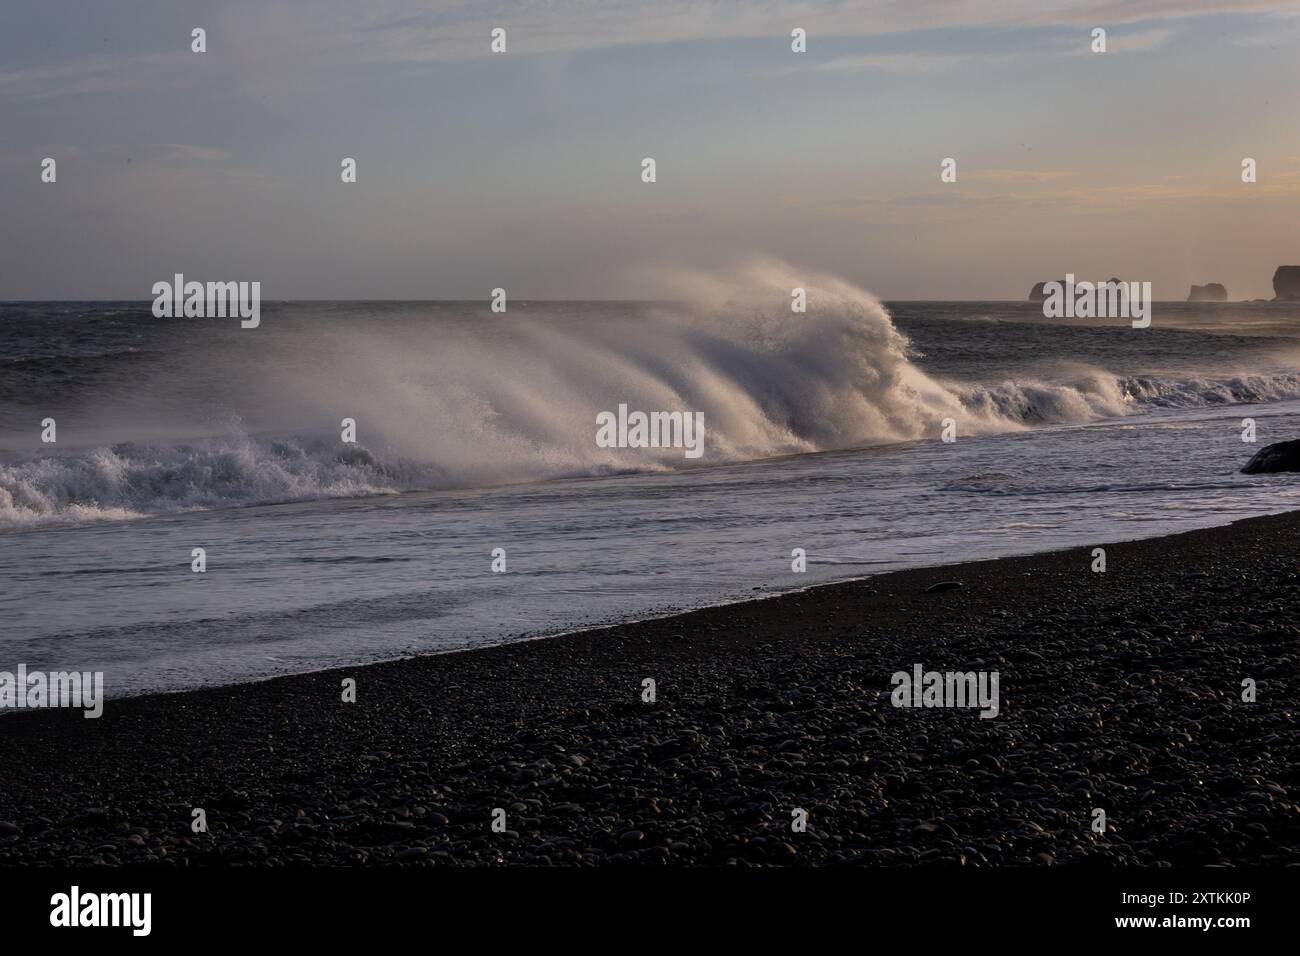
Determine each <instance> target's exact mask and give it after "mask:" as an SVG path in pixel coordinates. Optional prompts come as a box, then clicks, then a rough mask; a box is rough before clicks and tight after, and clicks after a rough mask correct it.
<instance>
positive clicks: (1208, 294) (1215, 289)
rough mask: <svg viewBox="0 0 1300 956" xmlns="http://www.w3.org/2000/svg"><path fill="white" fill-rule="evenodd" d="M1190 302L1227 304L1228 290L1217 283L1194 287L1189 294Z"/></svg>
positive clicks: (1188, 299)
mask: <svg viewBox="0 0 1300 956" xmlns="http://www.w3.org/2000/svg"><path fill="white" fill-rule="evenodd" d="M1187 301H1188V302H1227V301H1228V290H1227V289H1225V288H1224V287H1223V286H1221V285H1220V284H1219V283H1217V282H1209V283H1206V284H1205V285H1194V286H1192V291H1191V292H1189V293H1188V294H1187Z"/></svg>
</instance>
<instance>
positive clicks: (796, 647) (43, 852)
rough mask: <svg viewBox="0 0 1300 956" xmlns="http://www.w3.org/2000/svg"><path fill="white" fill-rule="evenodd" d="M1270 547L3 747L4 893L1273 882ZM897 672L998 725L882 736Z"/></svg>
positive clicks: (1202, 535)
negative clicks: (93, 881)
mask: <svg viewBox="0 0 1300 956" xmlns="http://www.w3.org/2000/svg"><path fill="white" fill-rule="evenodd" d="M1298 536H1300V513H1292V514H1287V515H1279V516H1276V517H1269V518H1260V519H1251V520H1247V521H1241V522H1238V523H1237V524H1234V525H1232V526H1230V527H1226V528H1218V529H1212V530H1207V531H1197V532H1192V533H1190V534H1184V535H1179V536H1176V537H1170V538H1162V539H1155V540H1149V541H1141V542H1134V543H1127V544H1113V545H1107V546H1106V551H1107V566H1108V569H1107V570H1106V572H1105V573H1094V572H1093V571H1092V570H1091V565H1092V555H1091V553H1090V549H1080V550H1074V551H1068V552H1060V553H1055V554H1047V555H1039V556H1031V557H1026V558H1016V559H1010V560H1001V561H990V562H983V563H978V564H969V565H961V566H955V567H948V568H939V569H933V570H922V571H908V572H903V573H897V574H889V575H885V576H881V577H876V578H872V579H869V580H865V581H861V582H857V583H849V584H840V585H833V586H828V587H821V588H817V589H814V590H810V591H807V592H804V593H800V594H793V595H788V596H784V597H779V598H773V599H769V600H763V601H756V602H753V603H747V604H740V605H732V606H729V607H722V608H717V609H713V610H706V611H700V612H696V613H692V614H685V615H682V616H679V617H674V618H670V619H665V620H657V621H650V622H646V623H641V624H631V625H627V626H622V627H617V628H613V629H608V630H601V631H594V632H589V633H583V634H576V635H573V636H568V637H559V638H552V639H548V640H542V641H534V642H530V643H523V644H516V645H513V646H507V647H498V648H491V649H485V650H478V651H471V652H466V653H458V654H451V655H443V656H435V657H426V658H419V659H413V660H405V661H398V662H394V663H388V664H380V665H373V666H368V667H355V668H349V669H346V670H341V671H329V672H323V673H316V674H309V675H302V676H295V677H289V678H283V679H278V680H273V681H268V682H265V683H259V684H249V685H243V686H236V687H231V688H225V689H215V690H204V691H198V692H192V693H185V694H176V695H169V696H157V697H149V698H137V699H133V700H124V701H114V700H112V699H110V700H109V702H108V704H107V706H106V708H105V712H104V716H103V717H101V718H100V719H98V720H86V719H84V718H83V717H82V716H81V714H80V712H71V711H42V712H22V713H17V714H10V715H8V716H4V717H0V754H2V755H3V765H4V770H3V783H2V784H0V863H4V864H24V863H42V864H45V863H93V862H103V863H110V864H117V863H121V864H128V865H135V864H149V865H155V866H157V865H171V866H175V865H190V866H196V865H204V866H211V865H226V864H267V863H273V862H275V863H296V862H303V863H325V864H358V865H370V866H375V865H389V864H398V865H405V866H420V865H440V864H471V863H501V862H507V863H534V864H546V863H552V864H573V863H581V864H595V863H606V864H609V863H622V864H661V863H667V864H684V863H695V864H712V865H721V864H734V863H738V864H744V865H749V864H795V865H802V864H828V863H865V864H915V863H920V864H936V865H939V864H942V865H961V864H965V865H968V866H969V865H980V864H1033V865H1043V864H1049V863H1057V864H1093V865H1098V864H1100V865H1109V864H1165V863H1169V864H1225V863H1226V864H1234V865H1243V864H1264V865H1280V864H1287V863H1292V864H1294V863H1300V813H1298V812H1297V793H1298V791H1300V760H1298V759H1297V758H1300V739H1298V735H1297V719H1296V707H1297V703H1298V702H1300V681H1297V676H1296V658H1297V642H1296V639H1297V635H1300V626H1298V625H1297V620H1298V613H1297V612H1300V568H1298V567H1297V547H1296V544H1297V541H1298V540H1300V537H1298ZM814 557H815V555H814ZM945 581H960V582H961V585H962V586H961V587H960V588H950V589H947V590H936V591H932V592H927V588H929V587H931V586H932V585H934V584H937V583H940V582H945ZM917 663H919V664H922V665H924V667H925V668H926V669H927V670H929V669H935V670H945V671H946V670H960V671H969V670H997V671H998V672H999V674H1000V703H1001V712H1000V714H999V715H998V716H997V717H996V718H994V719H981V718H980V717H979V715H978V711H977V710H974V709H944V708H936V709H902V708H895V707H893V706H892V705H891V703H890V691H891V684H890V676H891V674H893V673H894V672H895V671H900V670H902V671H911V669H912V666H913V665H914V664H917ZM349 676H350V677H355V678H356V679H357V684H358V701H357V702H356V703H343V702H342V700H341V687H340V684H341V681H342V679H343V678H344V677H349ZM647 677H649V678H653V679H654V680H655V681H656V684H657V688H656V690H657V700H656V702H655V703H653V704H651V703H644V702H643V701H642V699H641V696H642V686H643V685H642V681H643V679H644V678H647ZM1246 678H1251V679H1253V680H1254V681H1255V682H1256V686H1257V695H1258V699H1257V700H1256V701H1255V702H1253V703H1248V702H1243V700H1242V682H1243V680H1244V679H1246ZM109 679H110V680H111V675H109ZM194 807H202V808H204V810H205V811H206V814H207V821H208V825H209V832H207V833H200V834H195V833H193V832H191V819H192V817H191V810H192V808H194ZM498 807H499V808H503V809H504V810H505V812H506V827H507V830H506V832H504V833H496V832H493V830H492V828H491V820H492V814H493V809H494V808H498ZM796 808H802V809H803V810H806V811H807V814H808V826H807V831H806V832H802V833H797V832H793V831H792V829H791V822H792V819H793V817H792V812H793V811H794V810H795V809H796ZM1094 808H1101V809H1103V810H1105V813H1106V821H1107V829H1106V831H1105V833H1103V834H1097V833H1095V832H1093V830H1092V829H1091V824H1092V822H1093V810H1094Z"/></svg>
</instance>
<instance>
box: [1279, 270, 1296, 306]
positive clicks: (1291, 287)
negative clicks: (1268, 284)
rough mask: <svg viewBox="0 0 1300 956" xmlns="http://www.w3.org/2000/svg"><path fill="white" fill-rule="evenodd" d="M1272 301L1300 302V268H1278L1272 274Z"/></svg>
mask: <svg viewBox="0 0 1300 956" xmlns="http://www.w3.org/2000/svg"><path fill="white" fill-rule="evenodd" d="M1273 296H1274V298H1273V301H1274V302H1297V301H1300V266H1278V267H1277V272H1274V273H1273Z"/></svg>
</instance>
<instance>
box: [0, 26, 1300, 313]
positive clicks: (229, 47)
mask: <svg viewBox="0 0 1300 956" xmlns="http://www.w3.org/2000/svg"><path fill="white" fill-rule="evenodd" d="M196 27H202V28H203V29H204V30H205V31H206V34H207V37H206V39H207V51H206V52H203V53H195V52H192V51H191V31H192V30H193V29H194V28H196ZM496 27H501V28H504V29H505V30H506V52H505V53H504V54H501V53H493V52H492V51H491V49H490V43H491V31H492V30H493V29H494V28H496ZM1099 27H1100V28H1103V29H1105V30H1106V31H1107V51H1106V52H1105V53H1094V52H1092V50H1091V44H1092V31H1093V30H1094V28H1099ZM795 28H802V29H804V30H805V31H806V32H807V52H804V53H796V52H793V51H792V50H791V36H790V34H791V31H792V30H793V29H795ZM1298 53H1300V0H1290V2H1285V3H1283V2H1266V0H1259V2H1243V3H1210V2H1204V0H1180V2H1170V0H1123V2H1120V0H1113V2H1104V3H1083V2H1060V0H1005V2H974V0H890V2H879V0H841V2H814V0H803V2H782V0H766V2H758V0H755V2H743V3H742V2H734V0H692V2H685V0H551V2H545V0H516V2H504V0H469V2H432V3H413V2H405V0H356V2H352V0H313V2H311V3H305V2H301V0H298V2H292V0H247V2H246V0H224V2H222V3H207V2H203V3H196V2H191V0H156V2H135V0H115V2H112V3H105V2H103V0H86V2H68V0H6V2H5V3H4V4H3V6H0V240H2V241H3V250H2V251H0V299H7V300H12V299H148V298H151V292H150V290H151V288H152V286H153V284H154V283H155V282H157V281H160V280H163V279H170V277H171V276H172V275H173V274H174V273H177V272H181V273H184V274H185V276H186V277H187V278H192V279H199V280H201V281H207V280H214V281H215V280H219V281H230V280H235V281H238V280H244V281H254V280H256V281H260V282H261V283H262V296H263V298H264V299H301V298H307V299H386V298H393V299H487V298H488V297H489V296H490V294H491V290H492V289H494V288H497V287H502V288H505V289H507V291H508V293H509V295H510V296H511V298H512V299H529V298H552V299H564V298H673V297H674V290H673V289H672V288H665V287H664V286H663V284H662V280H660V279H657V278H656V276H658V275H663V274H667V272H668V269H667V268H661V267H671V268H680V267H681V266H689V267H691V268H694V269H706V270H707V269H712V268H719V269H722V268H726V267H728V266H730V265H732V264H733V263H735V262H737V261H743V260H745V259H747V258H748V257H751V256H755V255H761V256H764V257H775V258H780V259H784V260H786V261H788V262H790V263H792V264H794V265H795V266H796V267H804V268H808V269H809V270H816V271H818V272H823V273H834V274H837V275H840V276H842V277H844V278H845V279H847V280H849V281H851V282H854V283H856V284H858V285H860V286H861V287H863V288H866V289H868V290H870V291H871V292H873V293H875V294H876V295H877V296H879V297H881V298H883V299H886V300H891V299H892V300H900V299H1024V298H1025V297H1026V296H1027V294H1028V292H1029V289H1030V287H1031V286H1032V285H1033V284H1034V283H1035V282H1037V281H1041V280H1044V279H1051V278H1059V277H1061V276H1063V275H1064V274H1065V273H1067V272H1070V273H1074V274H1075V275H1076V276H1078V277H1079V278H1081V279H1105V278H1108V277H1110V276H1112V275H1114V276H1119V277H1121V278H1124V279H1128V280H1133V281H1150V282H1151V283H1152V284H1153V288H1154V292H1155V295H1156V297H1157V298H1160V299H1182V298H1185V297H1186V295H1187V291H1188V287H1189V286H1190V285H1191V284H1192V283H1196V284H1204V283H1207V282H1220V283H1223V284H1224V285H1226V286H1227V289H1228V294H1229V297H1230V298H1233V299H1243V298H1256V297H1271V296H1272V287H1271V279H1272V275H1273V271H1274V269H1275V268H1276V267H1277V266H1278V265H1281V264H1297V263H1300V228H1298V225H1300V123H1297V116H1300V109H1298V108H1297V107H1298V106H1300V103H1298V100H1300V55H1298ZM46 157H51V158H54V159H55V160H56V163H57V181H56V182H54V183H45V182H42V181H41V164H42V160H43V159H44V158H46ZM344 157H351V158H354V159H355V160H356V162H357V182H355V183H343V182H341V179H340V163H341V161H342V160H343V158H344ZM645 157H652V158H654V159H655V162H656V174H657V181H656V182H654V183H645V182H642V177H641V171H642V160H643V159H644V158H645ZM1246 157H1250V158H1253V159H1254V160H1255V161H1256V163H1257V169H1258V173H1257V177H1258V181H1257V182H1255V183H1249V184H1247V183H1243V182H1242V181H1241V163H1242V160H1243V159H1244V158H1246ZM945 158H952V159H955V160H956V170H957V181H956V182H950V183H945V182H942V181H941V180H940V164H941V162H942V161H943V160H944V159H945Z"/></svg>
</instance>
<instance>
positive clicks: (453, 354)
mask: <svg viewBox="0 0 1300 956" xmlns="http://www.w3.org/2000/svg"><path fill="white" fill-rule="evenodd" d="M661 285H662V287H663V288H665V289H666V290H671V291H672V292H673V293H675V294H676V295H678V296H680V298H681V299H682V301H681V302H679V303H678V304H675V305H662V306H657V307H654V308H652V309H650V310H649V311H646V310H636V311H631V310H620V309H618V307H617V306H611V308H610V309H609V310H606V311H603V312H602V313H600V314H598V315H591V314H585V315H574V316H567V317H566V316H562V315H557V314H556V313H554V312H548V313H545V314H542V315H539V314H537V313H531V314H530V313H529V312H528V311H526V310H522V311H521V310H516V311H514V312H512V313H511V314H510V316H509V318H508V319H503V320H502V321H501V322H499V323H491V324H489V323H478V322H470V323H447V324H432V323H431V324H427V325H419V326H412V325H409V324H400V325H399V324H388V325H385V324H382V323H376V324H374V325H371V326H364V327H359V326H357V325H355V324H354V325H351V326H347V327H334V326H323V327H322V330H321V332H320V334H319V335H318V336H313V340H312V341H311V342H310V343H309V344H307V345H304V346H302V347H303V348H305V349H306V350H307V353H308V360H307V361H304V362H299V363H297V364H295V363H293V362H289V361H283V360H279V361H278V364H276V365H275V366H274V368H275V370H276V371H275V380H274V381H275V388H276V389H277V390H278V391H277V393H276V395H274V396H273V399H278V400H273V401H271V402H270V403H269V405H270V407H271V408H273V409H285V410H286V411H285V412H284V415H285V420H284V421H283V422H280V423H279V426H280V427H273V428H270V429H268V432H269V433H270V434H263V433H262V432H261V431H260V430H259V432H258V434H256V435H250V434H247V433H245V432H244V431H242V430H240V429H238V428H235V429H231V430H229V431H228V432H227V433H226V434H224V435H221V436H218V437H212V438H207V439H203V440H200V441H185V442H165V441H152V442H138V443H128V444H111V445H106V446H104V447H96V448H83V449H81V450H76V451H70V452H66V453H61V454H52V455H51V454H46V455H41V456H35V455H32V456H28V457H26V458H25V459H20V460H17V461H12V462H10V463H8V464H5V465H0V529H7V530H14V529H23V528H31V527H39V526H44V525H49V524H56V525H57V524H70V523H80V522H84V521H92V520H117V519H124V518H131V517H136V516H141V515H148V514H158V513H168V512H177V511H189V510H200V509H213V508H224V507H232V506H239V505H249V504H261V503H270V502H286V501H302V500H312V499H318V498H340V497H355V496H363V495H374V494H386V493H395V492H401V491H409V490H416V489H442V488H457V487H479V486H492V485H503V484H510V483H516V482H526V481H538V480H546V479H552V478H561V477H575V476H584V475H602V474H611V473H622V472H629V471H656V470H669V469H680V468H684V467H694V466H698V465H708V464H718V463H722V462H734V461H743V460H752V459H762V458H769V457H774V456H780V455H788V454H797V453H806V452H817V451H827V450H834V449H844V448H852V447H857V446H861V445H866V444H876V443H882V442H895V441H909V440H917V439H923V438H926V437H934V438H937V437H938V435H939V430H940V427H941V426H940V423H941V421H942V420H943V419H944V418H949V417H950V418H953V419H954V420H955V421H956V422H957V427H958V433H959V435H961V436H964V437H966V436H973V435H978V434H980V433H988V432H997V431H1009V430H1020V429H1024V428H1027V427H1032V426H1034V425H1041V424H1053V423H1079V422H1087V421H1092V420H1096V419H1100V418H1108V417H1115V416H1123V415H1128V414H1132V413H1133V412H1135V411H1139V410H1142V409H1146V408H1152V407H1195V406H1198V405H1221V404H1224V403H1230V402H1257V401H1272V400H1280V399H1284V398H1292V397H1297V396H1300V376H1296V375H1293V374H1279V375H1274V376H1253V377H1252V376H1247V377H1238V378H1224V379H1201V378H1160V377H1129V378H1119V377H1117V376H1115V375H1113V374H1111V373H1109V372H1106V371H1105V370H1100V369H1096V370H1089V371H1086V372H1081V373H1079V374H1077V375H1075V376H1072V380H1071V381H1070V383H1068V384H1061V383H1059V382H1057V383H1048V382H1036V381H1032V380H1021V381H1007V382H1001V383H997V382H993V383H987V384H981V385H969V384H953V383H946V382H943V381H940V380H937V379H935V378H933V377H931V376H929V375H927V374H926V373H925V372H923V371H922V370H921V369H920V368H918V367H917V366H916V364H914V362H913V361H912V359H911V358H909V351H908V349H909V346H908V342H907V340H906V338H905V337H904V336H903V335H902V334H901V333H900V332H899V331H898V329H897V328H896V327H895V326H894V324H893V322H892V321H891V319H890V316H889V314H888V312H887V311H886V309H885V308H884V307H883V306H882V305H881V303H880V302H879V301H878V300H877V299H876V298H875V297H873V296H872V295H870V294H869V293H867V292H865V291H863V290H861V289H858V288H855V287H853V286H851V285H849V284H847V283H845V282H843V281H841V280H839V279H836V278H834V277H829V276H810V275H809V274H808V273H807V272H804V271H796V270H794V269H792V268H790V267H789V266H786V265H784V264H782V263H776V262H762V263H755V264H751V265H749V266H747V267H745V268H742V269H739V270H737V271H736V272H735V273H732V274H728V275H717V274H712V275H703V274H682V273H673V274H671V275H663V276H661ZM796 286H798V287H802V288H804V289H806V290H807V297H808V309H807V312H806V313H793V312H792V311H791V310H790V290H791V289H793V288H795V287H796ZM263 379H265V375H263ZM145 386H146V387H147V383H145ZM619 403H627V404H629V405H630V406H631V407H634V408H651V409H663V410H667V411H672V410H681V411H683V412H698V413H703V416H704V420H705V421H706V422H708V440H707V442H706V448H705V451H704V454H703V456H702V457H701V458H700V459H698V461H692V460H687V459H684V458H683V456H682V455H681V454H680V452H677V451H674V450H672V449H644V448H640V449H628V448H602V447H598V446H597V444H596V442H595V440H594V424H593V423H594V422H595V416H596V414H597V413H598V412H599V411H600V410H601V409H607V408H613V407H617V405H618V404H619ZM290 409H292V413H290V412H289V411H288V410H290ZM291 414H292V418H293V420H290V418H291ZM345 415H346V416H351V417H355V418H356V419H357V421H358V423H359V426H358V427H359V438H360V444H359V445H344V444H342V443H341V442H339V441H338V440H337V434H329V433H326V432H325V431H324V430H323V429H322V427H321V425H320V423H321V422H329V421H337V420H338V419H339V418H340V417H342V416H345ZM303 421H312V422H313V424H314V427H313V428H311V429H304V428H302V427H301V425H302V422H303ZM61 437H62V436H61Z"/></svg>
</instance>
